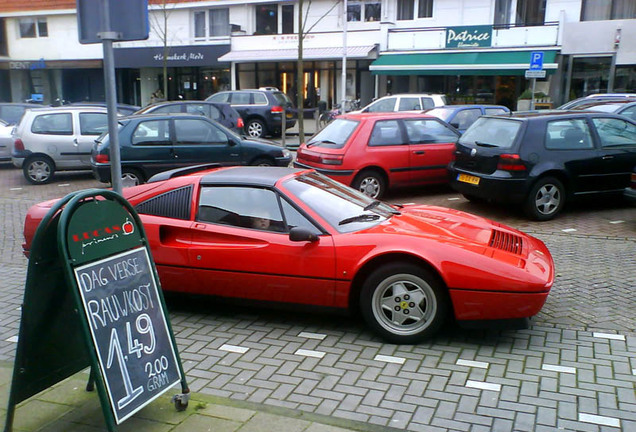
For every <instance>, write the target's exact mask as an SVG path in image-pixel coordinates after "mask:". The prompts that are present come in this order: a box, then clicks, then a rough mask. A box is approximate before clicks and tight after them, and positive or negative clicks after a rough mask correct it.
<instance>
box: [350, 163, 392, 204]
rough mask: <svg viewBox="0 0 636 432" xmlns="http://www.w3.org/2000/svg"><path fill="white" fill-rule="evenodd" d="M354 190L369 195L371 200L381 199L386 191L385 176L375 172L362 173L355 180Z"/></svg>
mask: <svg viewBox="0 0 636 432" xmlns="http://www.w3.org/2000/svg"><path fill="white" fill-rule="evenodd" d="M352 186H353V187H354V189H357V190H359V191H360V192H362V193H364V194H366V195H369V196H370V197H371V198H375V199H378V198H381V197H382V195H384V192H385V189H386V180H384V176H383V175H382V174H380V173H379V172H377V171H375V170H366V171H363V172H361V173H360V174H358V175H357V176H356V178H355V179H354V180H353V184H352Z"/></svg>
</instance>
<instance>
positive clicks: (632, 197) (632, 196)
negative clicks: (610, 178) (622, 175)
mask: <svg viewBox="0 0 636 432" xmlns="http://www.w3.org/2000/svg"><path fill="white" fill-rule="evenodd" d="M624 194H625V199H626V200H627V201H629V202H630V203H632V204H636V166H634V168H633V169H632V174H631V175H630V180H629V186H627V187H626V188H625V192H624Z"/></svg>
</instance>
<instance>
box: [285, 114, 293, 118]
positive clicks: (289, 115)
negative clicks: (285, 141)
mask: <svg viewBox="0 0 636 432" xmlns="http://www.w3.org/2000/svg"><path fill="white" fill-rule="evenodd" d="M286 115H287V118H289V119H290V118H294V115H293V114H292V113H287V114H286Z"/></svg>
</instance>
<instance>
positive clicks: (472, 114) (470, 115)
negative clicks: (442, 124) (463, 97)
mask: <svg viewBox="0 0 636 432" xmlns="http://www.w3.org/2000/svg"><path fill="white" fill-rule="evenodd" d="M479 116H481V110H480V109H479V108H471V109H464V110H460V111H458V112H457V114H456V115H455V118H454V119H453V120H452V121H451V123H454V124H457V125H458V128H459V129H468V126H470V125H471V124H473V123H475V120H477V119H478V118H479Z"/></svg>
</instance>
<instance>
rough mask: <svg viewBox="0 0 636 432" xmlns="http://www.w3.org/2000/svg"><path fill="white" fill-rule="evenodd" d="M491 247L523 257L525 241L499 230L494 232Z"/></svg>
mask: <svg viewBox="0 0 636 432" xmlns="http://www.w3.org/2000/svg"><path fill="white" fill-rule="evenodd" d="M489 245H490V247H493V248H497V249H501V250H504V251H507V252H512V253H514V254H517V255H521V252H522V251H523V240H522V238H521V237H519V236H517V235H514V234H510V233H506V232H503V231H498V230H493V231H492V235H491V236H490V244H489Z"/></svg>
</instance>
